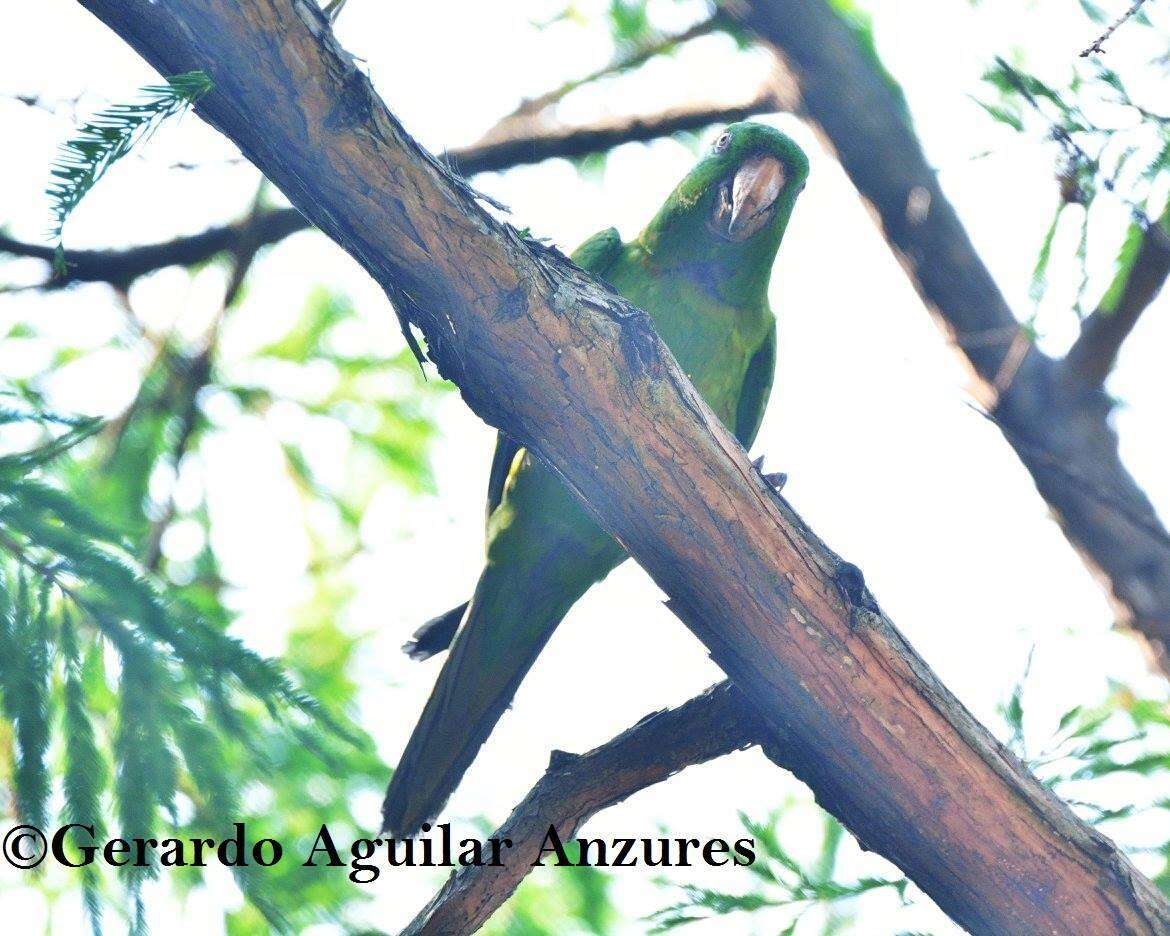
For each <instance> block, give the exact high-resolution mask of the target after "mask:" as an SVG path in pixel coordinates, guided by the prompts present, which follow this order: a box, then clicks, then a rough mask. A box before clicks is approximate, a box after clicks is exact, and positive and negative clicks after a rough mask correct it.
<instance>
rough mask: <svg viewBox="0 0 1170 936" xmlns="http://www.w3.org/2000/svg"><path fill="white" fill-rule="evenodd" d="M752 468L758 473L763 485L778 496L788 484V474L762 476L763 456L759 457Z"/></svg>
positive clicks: (777, 472)
mask: <svg viewBox="0 0 1170 936" xmlns="http://www.w3.org/2000/svg"><path fill="white" fill-rule="evenodd" d="M752 467H753V468H755V469H756V471H758V472H759V473H760V477H761V478H763V479H764V483H765V484H766V485H768V487H770V488H771V489H772V490H773V491H775V492H776V493H777V494H779V493H780V492H781V491H783V490H784V485H786V484H787V483H788V474H787V472H784V471H776V472H773V473H772V474H764V456H763V455H761V456H760V457H759V458H757V459H756V460H755V461H754V462H752Z"/></svg>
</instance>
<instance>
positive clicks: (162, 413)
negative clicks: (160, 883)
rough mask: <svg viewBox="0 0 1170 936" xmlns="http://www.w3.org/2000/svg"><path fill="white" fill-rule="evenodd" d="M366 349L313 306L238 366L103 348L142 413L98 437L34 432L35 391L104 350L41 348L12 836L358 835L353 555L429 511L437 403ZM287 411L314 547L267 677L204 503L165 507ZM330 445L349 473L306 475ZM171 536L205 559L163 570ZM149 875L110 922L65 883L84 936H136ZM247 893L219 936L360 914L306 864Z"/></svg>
mask: <svg viewBox="0 0 1170 936" xmlns="http://www.w3.org/2000/svg"><path fill="white" fill-rule="evenodd" d="M197 272H198V271H193V275H196V274H197ZM246 299H247V296H246V292H244V291H241V293H240V295H239V297H238V299H237V303H236V304H235V305H234V306H233V307H232V308H230V309H225V310H224V315H223V316H222V318H223V319H224V322H223V324H222V325H221V329H223V330H227V331H228V332H229V333H230V329H231V325H232V318H233V317H234V316H245V315H248V314H249V313H250V311H251V310H250V309H249V308H248V304H247V301H246ZM370 327H376V326H371V322H370V321H368V320H366V319H364V318H363V317H362V316H361V315H360V314H359V312H358V310H357V309H356V308H355V307H354V305H353V303H351V302H349V301H348V300H347V299H346V298H345V297H343V296H341V295H338V294H335V293H330V292H327V291H323V290H318V291H315V292H313V293H312V294H311V295H310V296H309V297H308V299H307V301H306V302H305V304H304V306H303V308H302V310H301V312H300V314H299V315H297V316H295V317H294V318H293V320H292V321H291V322H290V324H289V325H288V326H287V328H285V329H284V331H283V333H281V334H280V335H279V337H277V338H275V339H273V340H271V341H269V342H267V343H266V344H264V345H263V346H261V347H257V348H250V349H249V350H247V351H246V352H245V353H242V354H236V353H233V354H231V355H228V354H225V353H221V352H219V351H218V349H217V347H216V346H215V345H214V344H213V345H206V344H204V343H203V342H199V343H197V345H196V346H195V347H190V343H189V342H187V341H185V340H184V339H183V338H181V337H180V333H179V332H178V331H176V332H172V333H168V334H166V335H161V336H160V335H153V334H148V333H147V332H146V331H145V330H144V329H141V328H137V327H135V328H132V329H129V330H128V331H127V332H126V333H124V334H118V335H117V336H114V337H113V339H112V343H113V344H114V345H115V346H118V345H120V346H121V347H122V350H123V351H124V352H126V354H128V355H131V356H136V357H138V358H139V359H140V360H142V361H143V366H142V372H141V380H140V386H139V389H138V392H137V394H136V395H135V397H134V399H133V401H132V402H131V404H130V405H129V406H128V407H127V408H126V410H125V411H124V412H123V413H122V414H121V415H119V416H118V417H117V418H115V419H113V420H111V421H109V422H108V423H105V424H103V423H102V422H101V421H99V420H95V419H71V418H61V417H57V416H53V415H48V414H47V411H48V410H49V408H50V404H51V402H52V397H51V394H49V393H47V390H46V388H49V387H52V386H53V385H54V382H55V380H57V379H59V377H60V375H62V374H65V373H66V371H67V370H68V369H69V368H70V367H72V366H74V365H75V364H77V363H78V362H79V361H84V360H85V359H86V358H87V357H88V356H89V355H90V354H92V353H98V352H100V350H101V348H102V347H104V346H105V343H103V345H99V346H96V347H92V348H90V347H77V348H69V347H55V349H54V351H55V353H54V354H53V355H51V356H49V357H48V358H47V360H48V364H47V366H46V369H45V370H43V371H42V372H39V373H37V374H36V375H34V376H33V377H31V378H29V379H26V380H21V381H19V382H18V383H17V384H16V385H15V386H14V387H13V388H12V390H11V391H10V392H8V393H7V394H6V395H4V396H3V397H2V398H0V401H2V405H0V557H3V559H2V562H0V593H2V597H3V600H2V601H0V642H2V643H3V648H2V649H3V653H2V654H0V657H2V660H0V663H2V664H3V668H2V669H0V701H2V702H3V710H2V711H0V714H2V715H3V719H2V720H0V776H4V777H6V778H8V779H10V780H11V782H12V789H13V791H14V792H13V802H12V804H11V808H12V810H13V811H14V812H15V813H16V814H17V815H19V816H20V817H22V818H24V819H26V820H27V821H30V822H33V823H34V824H42V823H44V822H45V821H46V820H48V821H49V827H52V826H53V825H55V824H57V823H60V822H63V821H79V822H85V823H87V824H92V825H94V826H95V831H96V833H97V836H98V838H99V839H100V838H101V836H102V835H103V834H105V835H110V836H113V835H119V836H151V837H154V838H163V837H167V836H172V835H173V836H177V837H180V838H184V839H186V838H192V837H201V838H212V839H216V840H220V839H223V838H224V837H226V836H227V835H228V834H230V833H231V831H232V827H231V824H232V823H233V822H237V821H239V822H244V823H245V824H246V827H247V829H248V835H249V838H250V839H252V840H254V839H255V838H260V837H265V836H269V837H272V838H275V839H277V840H278V841H281V842H286V843H287V842H297V841H311V840H312V837H313V836H314V835H315V833H316V830H317V829H318V827H319V826H320V825H321V823H323V822H325V823H328V824H329V825H330V828H331V830H332V831H333V832H334V834H335V835H338V836H341V837H344V836H346V835H354V836H356V835H359V834H366V833H368V832H369V828H368V825H369V823H370V822H371V821H372V819H371V817H370V816H359V815H357V814H355V812H354V805H355V802H356V803H360V802H362V798H363V796H364V797H365V798H366V800H367V801H370V800H371V797H376V795H377V793H378V792H379V791H380V789H381V788H382V786H383V785H384V783H385V779H386V768H385V765H384V764H383V763H382V762H381V761H380V759H379V758H378V757H376V756H375V754H374V752H373V749H372V745H371V743H370V741H369V739H368V737H367V736H366V735H365V734H364V733H362V732H361V731H359V730H358V729H356V728H355V727H353V726H352V725H351V724H350V723H349V722H348V720H347V713H349V712H351V711H352V710H353V708H354V706H355V704H356V699H357V686H356V685H355V683H354V682H353V681H352V679H351V677H350V676H349V672H348V671H349V668H350V663H351V660H352V659H353V658H354V654H355V651H356V649H357V647H358V646H360V643H361V638H360V637H357V636H354V635H352V634H348V633H346V631H345V630H344V628H343V621H344V616H345V614H344V612H345V607H346V604H347V602H348V599H349V595H350V588H349V585H348V582H347V578H346V561H347V560H348V559H349V558H351V557H352V556H354V555H356V554H358V553H359V552H360V551H361V550H362V548H363V542H362V536H361V529H360V522H361V518H362V516H363V514H364V512H365V509H366V507H367V506H368V504H369V501H370V499H371V498H372V497H374V496H375V495H376V494H377V492H378V491H380V490H383V489H385V488H387V487H396V488H405V489H406V490H407V491H410V492H422V491H426V490H430V489H431V487H432V482H431V476H430V468H429V463H428V451H429V446H430V443H431V441H432V440H433V438H434V434H435V428H434V421H433V417H432V414H431V411H432V409H433V404H434V402H435V401H436V400H437V398H438V397H439V396H440V395H442V394H443V393H444V392H445V390H446V385H445V384H442V383H435V382H427V381H425V380H424V379H423V377H422V376H421V374H420V373H419V370H418V367H417V365H416V364H415V362H414V360H413V358H411V357H410V356H409V354H408V353H407V352H405V351H404V352H403V353H401V354H393V353H392V354H390V355H388V356H386V355H378V354H376V353H374V352H372V351H371V350H370V348H371V347H375V346H376V342H371V341H370V340H368V336H367V335H366V334H365V331H366V330H368V329H369V328H370ZM346 333H348V335H349V337H348V339H346V338H344V335H345V334H346ZM355 335H356V338H355ZM6 340H7V341H9V342H11V343H13V345H14V346H21V345H22V343H23V344H27V345H28V346H29V348H30V349H32V348H36V347H41V346H43V345H44V344H45V343H46V341H47V339H46V338H45V337H42V335H41V334H40V330H39V326H38V323H37V322H35V321H18V322H16V323H14V324H13V325H12V326H11V328H10V329H9V331H8V335H7V339H6ZM53 341H54V343H55V344H57V345H59V344H60V341H59V339H53ZM310 373H311V375H312V379H308V377H307V375H309V374H310ZM278 406H279V407H280V408H281V409H282V415H283V416H284V419H283V420H282V423H281V424H282V426H284V425H286V424H291V425H292V426H293V427H294V428H292V429H288V428H285V429H283V430H282V431H281V432H280V433H279V434H278V437H277V438H275V440H274V441H275V442H276V444H277V445H278V447H279V450H280V451H281V452H283V453H284V455H285V466H286V470H287V481H288V483H289V484H290V486H291V488H292V489H293V490H294V491H296V492H299V495H300V497H301V498H302V500H303V502H304V508H305V509H304V516H305V517H306V526H307V532H308V534H309V538H310V540H311V542H312V544H313V547H314V554H313V556H312V558H311V565H310V566H309V569H308V583H309V586H310V587H309V589H308V597H307V598H306V599H305V601H304V602H303V603H302V604H301V605H300V606H299V608H298V609H297V611H296V614H295V618H294V619H293V620H292V621H290V624H289V632H288V634H287V639H286V649H285V652H284V654H283V657H282V659H281V660H280V662H279V663H277V662H274V661H272V660H269V659H265V658H263V657H260V656H259V655H257V654H256V653H254V652H253V651H251V650H250V649H248V647H246V646H245V645H244V644H242V643H241V642H240V641H238V640H237V639H235V638H233V637H231V636H230V634H229V633H228V628H229V627H230V626H231V624H232V621H233V619H234V616H235V615H234V612H233V596H232V593H233V583H232V582H231V581H230V580H228V579H227V578H225V574H224V572H223V570H222V569H221V567H220V561H219V557H218V556H217V554H216V552H215V549H214V548H213V545H212V544H213V543H214V541H215V535H214V525H215V518H214V514H213V513H212V511H211V510H210V509H209V507H208V504H207V499H206V498H207V491H206V490H205V489H202V488H201V487H200V486H197V488H198V489H197V497H196V500H195V502H194V503H192V502H191V498H190V497H189V496H188V497H186V498H184V499H181V500H178V499H176V498H175V495H174V491H175V488H176V486H177V484H178V483H179V481H180V480H181V479H182V478H183V477H184V476H185V473H186V472H188V471H190V470H194V471H195V476H196V477H198V476H199V472H198V463H199V461H200V459H201V457H202V450H203V447H204V446H205V445H206V443H207V441H208V440H209V439H211V438H213V437H214V436H215V435H216V433H217V432H219V431H221V428H228V427H230V426H233V425H236V426H238V425H240V424H249V423H254V424H255V425H256V426H257V427H264V425H265V418H266V416H267V415H268V414H269V413H270V412H271V411H272V410H273V408H274V407H278ZM209 411H214V412H215V413H216V416H215V418H214V419H212V418H210V417H209V416H208V412H209ZM302 429H303V430H304V431H303V432H302V431H301V430H302ZM262 431H264V430H263V429H262ZM323 431H324V432H326V433H327V434H328V437H329V438H330V439H331V441H332V442H333V443H335V444H334V445H332V446H331V454H335V453H338V452H340V453H342V454H343V455H344V457H343V459H342V461H343V463H344V470H343V471H342V472H340V474H338V473H337V472H329V473H326V474H322V473H321V472H319V471H318V470H317V469H316V468H315V467H314V457H315V452H316V447H317V446H318V445H319V440H320V438H321V433H322V432H323ZM193 466H194V467H193ZM167 479H169V481H168V480H167ZM160 481H161V482H162V483H160ZM189 487H190V485H189ZM177 524H184V525H186V526H188V527H190V526H192V525H194V526H195V527H197V528H198V530H199V531H200V533H199V542H201V544H202V545H201V547H200V548H199V550H198V552H197V554H196V555H195V556H193V557H191V556H187V555H184V556H183V557H181V558H178V559H174V558H172V557H171V556H170V555H169V553H168V549H167V546H166V543H167V539H166V534H167V531H168V530H169V529H171V528H172V527H174V526H176V525H177ZM54 778H55V779H54ZM373 801H374V802H376V800H373ZM155 873H156V869H144V870H143V871H141V872H134V871H127V872H126V873H124V874H120V875H119V876H118V878H120V883H121V885H122V888H121V889H122V891H123V892H124V893H125V894H126V896H127V898H128V899H127V900H125V901H123V900H118V899H116V894H117V890H116V889H115V888H114V887H113V886H112V885H114V884H115V883H118V882H119V881H118V878H115V876H114V875H111V874H109V873H106V874H104V875H103V874H102V873H100V872H99V870H98V869H97V868H92V867H91V868H89V869H86V870H84V871H81V872H79V874H80V878H79V884H80V887H81V889H82V891H83V893H84V896H85V902H86V905H87V907H88V909H89V913H90V917H91V920H92V921H93V926H94V929H95V931H97V930H100V928H101V922H102V916H103V910H104V911H105V914H106V915H108V914H109V913H110V912H111V911H117V912H119V913H124V914H125V915H126V916H127V918H128V920H129V923H130V926H131V928H132V929H135V930H141V929H142V928H143V927H144V924H145V917H146V912H147V910H148V908H147V907H145V906H144V904H143V902H142V899H141V894H142V884H143V883H144V881H145V880H147V879H149V878H150V877H152V876H154V875H155ZM202 882H203V877H202V872H201V871H200V870H199V869H197V868H177V869H168V870H167V873H166V875H165V883H166V885H167V886H168V887H169V888H172V889H174V890H175V891H176V892H177V893H178V894H179V895H183V894H187V893H189V892H191V891H192V889H194V888H196V887H198V886H199V885H200V884H201V883H202ZM45 883H46V886H48V884H49V882H48V880H46V882H45ZM237 884H238V885H239V887H240V889H241V891H242V892H243V894H244V896H245V897H246V901H245V902H244V903H243V905H242V906H241V907H240V908H238V909H236V910H234V911H231V912H230V914H229V916H228V919H227V924H228V929H229V931H230V932H232V933H233V934H237V933H238V934H248V933H267V932H271V931H273V930H276V931H299V930H300V929H302V928H303V927H304V926H305V925H308V924H310V923H313V922H317V921H334V922H337V923H340V924H342V925H348V924H347V921H352V922H353V923H356V922H357V921H358V920H359V919H360V912H361V904H362V903H363V902H364V900H365V898H366V896H367V895H366V893H365V892H363V890H362V889H361V888H358V887H355V886H354V885H352V884H350V883H349V882H348V881H347V880H346V878H345V876H344V875H342V874H338V873H337V872H336V871H335V870H334V869H329V868H318V869H305V868H300V867H299V866H298V865H297V863H296V862H282V863H281V864H279V865H277V866H275V867H273V868H271V869H266V870H264V871H263V872H262V873H256V869H255V868H242V869H238V872H237Z"/></svg>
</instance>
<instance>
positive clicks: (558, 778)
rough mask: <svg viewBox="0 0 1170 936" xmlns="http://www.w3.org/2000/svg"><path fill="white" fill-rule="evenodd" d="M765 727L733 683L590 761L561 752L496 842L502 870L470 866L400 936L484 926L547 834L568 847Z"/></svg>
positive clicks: (757, 736)
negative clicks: (627, 802) (642, 796)
mask: <svg viewBox="0 0 1170 936" xmlns="http://www.w3.org/2000/svg"><path fill="white" fill-rule="evenodd" d="M765 735H766V728H765V727H764V725H763V723H762V722H761V721H760V720H759V719H758V718H756V717H755V716H754V715H753V714H752V713H751V711H750V710H749V709H748V707H747V705H746V704H744V701H743V696H741V695H740V693H739V692H738V691H737V690H736V689H735V688H733V687H732V685H731V684H730V683H728V682H722V683H720V684H719V685H717V686H712V687H711V688H710V689H708V690H707V691H706V692H704V693H702V694H701V695H699V696H697V697H695V698H694V699H691V700H690V701H689V702H687V703H685V704H684V705H680V706H679V707H678V708H674V709H669V710H667V711H664V712H655V713H654V714H652V715H649V716H647V717H646V718H643V719H642V720H641V721H639V722H638V723H637V724H636V725H634V726H633V727H632V728H629V729H627V730H626V731H624V732H622V733H621V734H620V735H618V736H617V737H616V738H613V739H612V740H611V741H608V742H606V743H605V744H603V745H601V747H598V748H594V749H593V750H592V751H589V752H588V753H587V754H581V755H575V754H565V753H563V752H561V751H554V752H553V756H552V758H551V760H550V762H549V766H548V770H547V771H545V774H544V776H543V777H541V778H540V780H539V781H538V782H537V784H536V786H534V787H533V788H532V789H531V790H530V791H529V793H528V795H527V796H525V797H524V799H523V800H521V801H520V803H519V805H517V806H516V808H515V809H514V810H512V815H510V816H509V817H508V819H507V821H506V822H504V824H503V825H502V826H500V828H499V829H497V830H496V831H495V832H494V833H492V838H495V839H499V840H503V839H509V840H511V842H512V843H513V845H512V847H511V848H509V849H507V850H506V852H504V854H503V858H504V865H503V867H490V866H484V865H481V866H474V865H469V866H467V867H464V868H460V869H459V870H458V871H456V872H455V873H454V874H452V875H451V877H450V878H448V880H447V882H446V883H445V884H444V885H443V888H442V890H440V891H439V892H438V893H437V894H436V895H435V897H434V898H433V899H432V900H431V902H430V903H428V904H427V906H426V907H424V908H423V909H422V911H420V912H419V914H418V916H416V917H415V918H414V920H413V921H412V922H411V923H410V925H409V926H407V927H406V929H404V930H403V931H402V934H401V936H461V934H465V933H473V932H475V931H476V930H477V929H479V927H480V926H482V925H483V924H484V923H485V922H486V921H487V919H488V917H490V916H491V915H492V913H494V912H495V911H496V910H497V909H499V907H500V906H501V905H502V904H503V903H504V901H506V900H507V899H508V898H509V897H510V896H511V895H512V892H513V891H515V890H516V888H517V886H519V884H520V882H521V881H522V880H524V878H525V876H527V875H528V873H529V872H530V871H531V870H532V868H533V867H534V866H535V865H536V863H537V861H539V860H542V859H543V860H544V861H547V860H548V857H549V856H548V855H547V854H545V855H543V856H542V855H541V847H542V846H543V845H544V843H545V840H546V837H547V835H548V831H549V829H550V828H555V829H556V831H557V835H558V837H559V838H560V840H561V841H562V842H568V841H569V840H570V839H571V838H572V837H573V836H574V835H576V833H577V830H578V829H579V828H580V827H581V826H582V825H584V824H585V822H586V821H588V819H589V818H590V817H591V816H593V815H594V814H596V813H598V812H600V811H601V810H603V809H606V808H608V807H610V806H613V805H614V804H615V803H620V802H621V801H622V800H624V799H626V798H627V797H629V796H632V795H633V794H634V793H637V792H638V791H639V790H644V789H646V787H649V786H652V785H654V784H656V783H660V782H661V781H663V780H666V779H667V778H668V777H671V776H673V775H674V774H676V773H678V772H679V771H680V770H682V769H683V768H685V767H689V766H690V765H691V764H701V763H704V762H706V761H710V760H714V759H715V758H717V757H721V756H722V755H724V754H729V753H731V752H732V751H736V750H739V749H741V748H745V747H748V746H750V745H752V744H757V743H759V742H760V740H761V738H762V737H764V736H765Z"/></svg>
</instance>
